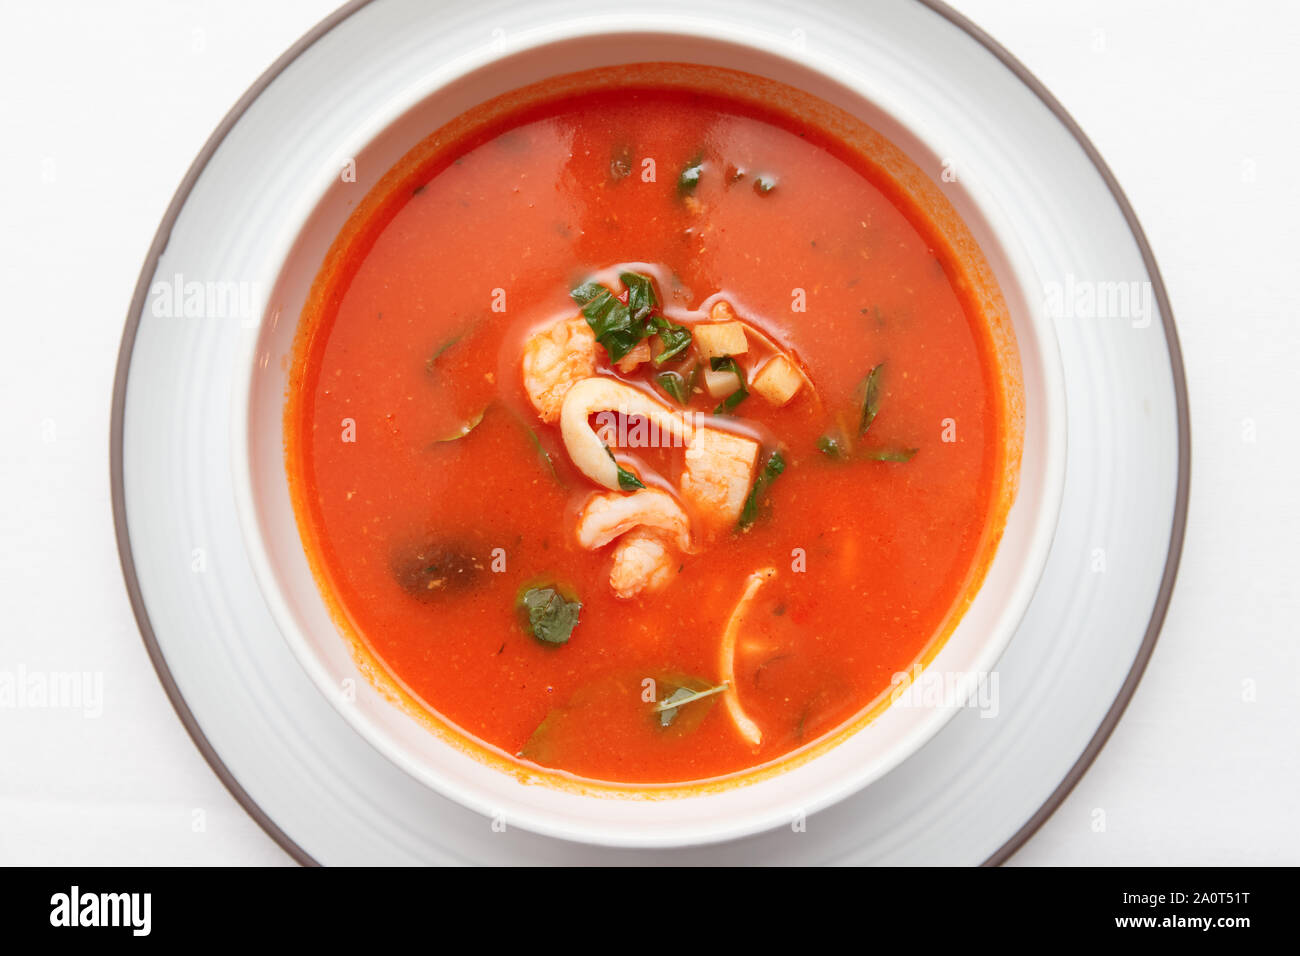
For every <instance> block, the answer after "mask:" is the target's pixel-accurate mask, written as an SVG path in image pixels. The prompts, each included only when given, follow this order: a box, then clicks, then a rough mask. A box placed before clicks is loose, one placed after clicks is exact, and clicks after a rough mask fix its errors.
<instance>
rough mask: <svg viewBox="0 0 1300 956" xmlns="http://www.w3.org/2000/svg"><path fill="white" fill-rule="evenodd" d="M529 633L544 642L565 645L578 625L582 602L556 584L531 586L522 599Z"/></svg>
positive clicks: (522, 607)
mask: <svg viewBox="0 0 1300 956" xmlns="http://www.w3.org/2000/svg"><path fill="white" fill-rule="evenodd" d="M519 606H520V608H521V609H522V610H523V612H524V613H525V614H526V615H527V619H528V632H529V633H530V634H532V635H533V637H535V638H537V639H538V640H539V641H541V642H542V643H544V644H564V643H565V642H567V641H568V640H569V636H570V635H571V634H572V633H573V629H574V628H575V627H577V626H578V612H580V611H581V610H582V602H581V601H576V600H574V601H570V600H568V599H567V598H565V596H564V595H563V594H561V593H560V592H559V591H558V590H556V589H555V588H553V587H539V588H529V589H528V590H527V591H525V592H524V594H523V596H522V597H521V598H520V599H519Z"/></svg>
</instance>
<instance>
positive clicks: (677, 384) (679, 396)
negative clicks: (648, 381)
mask: <svg viewBox="0 0 1300 956" xmlns="http://www.w3.org/2000/svg"><path fill="white" fill-rule="evenodd" d="M699 372H700V366H699V365H698V364H697V365H696V366H695V367H694V368H692V369H691V374H690V375H682V373H681V372H661V373H660V374H659V375H656V376H655V381H656V382H658V383H659V387H660V388H662V389H663V390H664V391H665V392H667V393H668V395H669V396H670V397H671V398H672V399H673V400H674V401H675V402H677V404H678V405H689V404H690V401H691V396H692V394H693V393H694V392H695V379H696V377H697V376H698V375H699Z"/></svg>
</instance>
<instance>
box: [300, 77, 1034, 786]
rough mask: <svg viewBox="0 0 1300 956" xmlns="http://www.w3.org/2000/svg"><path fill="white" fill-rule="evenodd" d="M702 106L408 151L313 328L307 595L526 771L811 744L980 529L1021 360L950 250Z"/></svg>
mask: <svg viewBox="0 0 1300 956" xmlns="http://www.w3.org/2000/svg"><path fill="white" fill-rule="evenodd" d="M715 72H716V71H715ZM708 75H713V74H708ZM725 89H726V84H725V83H722V84H719V83H712V84H710V83H694V82H687V83H667V82H664V83H646V84H642V85H638V84H637V83H635V82H627V83H624V84H622V85H619V84H615V85H613V86H610V85H602V84H599V83H593V84H591V86H590V88H583V87H582V86H581V85H580V84H579V85H578V86H576V87H574V86H572V85H570V87H568V88H566V89H565V90H564V91H563V92H561V93H558V94H556V95H552V96H539V97H534V98H533V100H532V101H531V102H527V103H523V104H514V105H511V104H506V105H505V106H503V107H501V108H500V109H498V110H497V111H496V112H495V113H493V114H492V116H491V117H490V119H485V120H484V121H483V122H482V123H479V124H477V125H474V124H470V126H467V127H466V128H465V129H464V130H463V131H462V133H461V134H459V135H446V136H435V137H431V138H430V140H429V141H427V142H426V143H424V144H421V146H420V147H418V148H417V149H416V150H415V151H414V152H413V154H412V155H411V156H410V157H408V158H407V160H404V162H403V164H402V165H401V166H400V167H399V168H397V169H395V170H394V172H393V173H392V174H390V175H389V176H388V177H386V178H385V179H384V181H383V182H381V183H380V185H379V186H378V187H376V189H375V190H373V191H372V193H371V194H370V195H369V196H368V197H367V200H366V202H365V203H363V204H362V205H361V206H360V207H359V209H358V212H357V213H356V214H355V215H354V216H353V220H352V221H351V222H350V223H349V224H348V227H347V228H346V229H345V230H344V233H343V234H342V235H341V236H340V237H339V239H338V241H337V242H336V243H335V246H334V249H333V251H332V252H331V255H330V256H329V258H328V260H327V262H326V263H325V265H324V267H323V269H322V271H321V274H320V276H319V278H318V280H317V283H316V288H315V291H314V294H313V297H312V300H311V302H310V303H309V305H308V307H307V309H306V310H305V311H304V314H303V316H302V319H301V323H300V329H299V335H298V340H297V346H296V351H295V354H294V356H293V372H292V376H291V385H290V391H289V395H288V401H287V405H286V427H287V434H288V442H287V467H288V472H289V476H290V481H291V486H292V489H293V492H294V500H295V507H296V509H297V514H298V520H299V525H300V528H301V531H302V535H303V541H304V546H305V548H306V549H307V552H308V555H309V557H310V559H311V561H312V564H313V568H314V570H315V572H316V574H317V576H318V579H319V581H320V584H321V587H322V590H323V591H324V592H325V594H326V596H327V598H328V600H329V601H330V603H331V606H332V607H333V608H334V610H335V612H336V617H337V618H338V620H339V623H340V625H341V627H342V629H343V630H344V631H345V633H346V635H347V637H348V639H350V640H352V641H353V642H354V644H355V647H356V650H357V654H358V655H359V656H361V657H363V658H364V659H365V660H366V661H369V662H372V663H373V664H375V665H376V666H375V668H374V669H375V671H376V672H377V673H378V674H379V677H378V678H377V679H378V680H379V681H380V682H381V683H384V684H386V685H387V686H390V687H391V688H393V689H395V690H396V692H397V693H398V694H399V696H400V697H401V698H402V699H404V700H407V701H408V702H411V703H412V705H413V706H415V707H416V708H417V709H419V710H421V711H423V712H424V713H425V714H426V715H427V716H429V717H430V718H431V723H432V724H433V725H435V726H437V727H439V728H444V729H448V730H449V731H450V732H452V733H454V734H455V735H457V737H458V738H460V739H461V740H463V741H465V742H466V743H467V745H469V746H471V747H472V748H477V749H479V750H481V751H483V753H484V754H485V755H487V756H488V757H489V758H490V759H496V760H501V761H505V762H508V763H511V764H514V765H515V766H517V767H518V768H520V769H521V770H522V771H524V772H528V773H535V774H537V775H540V776H542V777H552V778H564V777H567V778H574V779H578V780H582V781H589V782H596V783H601V784H609V785H617V786H622V787H628V786H644V785H653V784H661V785H671V784H684V783H692V782H699V781H708V780H714V779H716V778H724V777H728V776H729V775H743V774H745V773H746V772H751V771H754V770H755V769H756V768H761V767H769V766H773V765H780V764H781V762H782V761H783V760H785V759H787V758H790V757H792V756H793V755H796V754H799V753H806V752H809V751H810V750H812V749H815V748H816V746H818V744H819V742H825V741H828V740H831V739H833V738H834V737H835V735H836V734H837V733H843V732H845V729H846V728H852V727H855V726H858V725H860V724H861V723H862V722H863V721H864V720H866V719H867V718H868V717H869V716H870V715H871V714H872V713H874V712H876V711H877V710H878V709H879V707H880V706H881V705H882V702H886V701H887V700H888V695H889V692H890V691H891V689H892V687H894V686H896V685H897V682H898V679H897V677H896V675H899V674H902V673H906V672H909V671H910V670H912V669H913V668H915V667H917V666H919V665H921V664H923V663H924V662H925V661H927V660H928V659H929V658H930V657H931V656H933V654H934V653H935V652H936V651H937V649H938V647H939V646H940V644H941V642H942V640H943V638H944V637H945V636H946V634H947V633H948V632H949V631H950V630H951V628H952V626H953V625H954V624H955V621H956V620H957V618H958V617H959V616H960V612H961V610H962V608H963V607H964V606H965V603H966V602H968V601H969V599H970V596H971V594H972V592H973V589H974V588H975V587H976V586H977V585H978V582H979V579H980V576H981V575H982V572H983V568H984V566H985V564H986V563H987V561H988V559H989V555H990V554H991V550H992V548H993V546H994V544H995V542H996V537H997V534H998V533H999V531H1000V527H1001V522H1002V519H1003V515H1004V511H1005V506H1006V503H1007V489H1008V487H1010V486H1011V484H1012V482H1013V476H1010V471H1011V470H1012V469H1013V466H1014V462H1011V461H1010V456H1009V455H1008V452H1007V448H1008V447H1009V444H1014V439H1015V436H1014V434H1012V433H1013V432H1014V429H1015V422H1014V421H1012V418H1011V415H1010V414H1009V412H1008V411H1007V409H1008V408H1009V407H1010V405H1009V400H1008V396H1007V394H1006V388H1007V386H1006V384H1005V383H1006V382H1007V381H1008V375H1007V365H1008V363H1013V362H1014V356H1013V355H1011V356H1009V355H1008V353H1007V352H1006V350H1005V348H999V346H998V344H997V342H996V337H995V336H994V334H993V333H992V332H991V331H990V329H991V319H990V316H989V307H988V305H987V299H986V298H982V297H981V296H980V295H977V294H975V291H974V290H973V288H972V284H971V277H970V268H969V265H968V263H967V262H965V261H964V260H963V259H962V257H961V256H960V255H958V253H957V252H954V249H953V242H952V241H951V239H950V238H947V237H945V235H944V234H943V232H942V230H941V229H940V228H939V226H938V225H936V222H935V217H934V214H933V212H932V211H931V210H927V209H924V208H922V207H921V206H920V205H919V204H918V203H916V202H915V201H914V199H912V198H909V196H908V193H907V190H905V189H903V188H900V186H899V183H898V182H896V181H895V180H894V179H893V178H891V176H889V175H888V174H886V173H885V172H882V170H881V168H880V166H879V165H878V164H873V162H872V161H871V159H870V157H864V156H863V155H861V153H860V151H859V150H857V149H856V148H855V147H853V146H851V145H850V144H848V143H846V142H844V141H842V140H840V139H838V138H836V136H835V135H832V134H831V133H828V132H827V131H825V130H824V129H822V128H821V127H819V126H817V125H816V124H814V123H812V122H809V121H808V120H807V118H806V117H805V118H800V117H797V116H794V115H791V114H789V113H786V112H783V111H782V110H781V109H780V108H778V107H776V106H774V105H773V104H772V103H761V102H757V101H756V100H755V99H754V98H753V97H750V98H745V97H742V96H736V97H732V96H728V95H726V94H725V93H724V92H722V91H723V90H725ZM1009 462H1010V463H1009Z"/></svg>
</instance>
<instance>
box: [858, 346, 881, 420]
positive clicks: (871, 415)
mask: <svg viewBox="0 0 1300 956" xmlns="http://www.w3.org/2000/svg"><path fill="white" fill-rule="evenodd" d="M884 367H885V363H884V362H881V363H880V364H879V365H877V366H876V367H875V368H873V369H872V370H871V371H870V372H868V373H867V377H866V378H865V379H864V380H863V383H862V386H861V388H862V393H863V394H862V417H861V419H860V420H859V422H858V434H859V435H865V434H866V433H867V429H868V428H870V427H871V423H872V422H874V421H875V420H876V414H877V413H878V412H879V411H880V370H881V369H883V368H884Z"/></svg>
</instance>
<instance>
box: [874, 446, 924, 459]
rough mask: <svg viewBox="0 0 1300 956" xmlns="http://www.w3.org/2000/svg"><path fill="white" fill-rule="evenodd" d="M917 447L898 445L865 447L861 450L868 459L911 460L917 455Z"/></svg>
mask: <svg viewBox="0 0 1300 956" xmlns="http://www.w3.org/2000/svg"><path fill="white" fill-rule="evenodd" d="M916 452H917V449H915V448H900V447H897V446H892V447H885V448H864V449H863V450H862V452H861V455H862V457H863V458H865V459H867V461H911V460H912V456H913V455H915V454H916Z"/></svg>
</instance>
